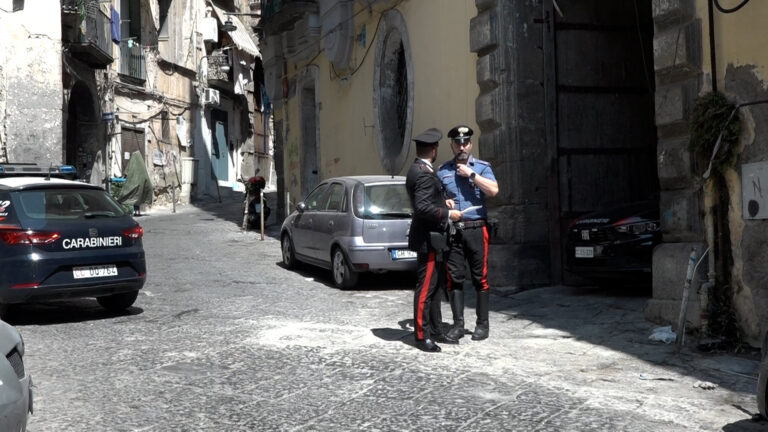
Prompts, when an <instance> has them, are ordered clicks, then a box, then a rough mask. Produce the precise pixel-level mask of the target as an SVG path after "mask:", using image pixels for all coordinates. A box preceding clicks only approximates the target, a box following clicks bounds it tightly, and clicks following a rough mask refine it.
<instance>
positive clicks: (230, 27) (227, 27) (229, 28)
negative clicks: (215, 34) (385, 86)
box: [221, 17, 237, 32]
mask: <svg viewBox="0 0 768 432" xmlns="http://www.w3.org/2000/svg"><path fill="white" fill-rule="evenodd" d="M221 29H222V30H224V31H225V32H233V31H235V30H237V26H236V25H235V23H233V22H232V19H231V18H230V17H227V20H226V21H224V24H222V25H221Z"/></svg>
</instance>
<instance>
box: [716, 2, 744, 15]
mask: <svg viewBox="0 0 768 432" xmlns="http://www.w3.org/2000/svg"><path fill="white" fill-rule="evenodd" d="M712 1H714V2H715V7H716V8H717V10H719V11H720V12H722V13H724V14H729V13H734V12H736V11H738V10H739V9H741V8H743V7H744V6H746V5H747V3H749V0H742V2H741V3H739V4H738V5H736V6H734V7H732V8H730V9H725V8H724V7H722V6H721V5H720V0H712Z"/></svg>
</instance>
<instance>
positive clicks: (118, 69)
mask: <svg viewBox="0 0 768 432" xmlns="http://www.w3.org/2000/svg"><path fill="white" fill-rule="evenodd" d="M4 3H8V4H7V5H6V4H3V7H2V8H0V23H2V25H0V28H2V29H1V30H0V39H1V40H2V42H0V59H2V65H3V66H2V67H3V70H0V148H2V151H3V155H2V156H3V160H6V161H12V162H22V161H36V162H41V163H48V164H61V163H66V164H71V165H75V166H76V168H77V170H78V176H79V177H80V178H81V179H83V180H85V181H89V182H91V183H94V184H100V185H102V186H104V187H110V179H112V178H116V177H121V176H123V175H124V174H125V173H124V169H125V166H126V164H127V163H128V160H129V159H130V157H131V155H132V154H133V153H134V152H138V153H140V154H141V155H142V157H143V159H144V162H145V166H146V168H147V171H148V173H149V176H150V179H151V182H152V184H153V188H154V202H155V203H156V204H157V203H159V204H167V203H171V202H172V201H173V202H189V201H190V200H192V199H194V198H195V197H201V196H204V195H208V196H212V197H217V198H219V199H221V197H222V195H223V196H229V195H232V193H233V192H235V191H239V190H243V187H242V184H241V183H239V182H238V179H239V178H240V177H246V178H247V177H250V176H251V175H253V174H254V173H255V172H256V170H257V168H259V166H261V167H263V168H262V169H261V172H262V173H266V175H265V177H268V178H269V177H270V176H269V174H270V172H271V171H272V166H271V165H272V162H271V160H272V158H271V150H270V147H271V146H270V145H269V143H270V142H271V141H270V140H269V139H268V136H267V134H265V127H264V125H268V122H265V121H264V117H263V116H262V111H263V107H264V104H262V100H263V98H262V97H261V94H262V82H255V79H257V78H259V79H261V78H260V77H261V76H263V73H262V72H261V67H260V61H259V60H258V57H259V51H258V48H257V47H256V44H255V40H256V38H255V33H254V25H256V24H257V21H256V20H254V19H253V18H252V16H253V15H254V14H253V13H252V12H251V6H252V5H251V4H250V3H253V2H248V1H236V2H233V1H228V2H226V1H224V2H222V3H221V4H219V3H216V2H209V1H203V0H200V1H198V0H115V1H114V2H103V1H90V0H85V1H74V0H64V1H53V2H49V1H42V2H23V1H21V2H19V1H7V2H4ZM230 14H231V15H230ZM241 18H243V19H242V20H241ZM225 23H229V26H228V27H227V28H226V29H224V27H225V26H224V24H225ZM30 126H32V127H30ZM256 143H258V144H259V145H258V147H256ZM262 175H264V174H262ZM271 180H272V181H274V179H271Z"/></svg>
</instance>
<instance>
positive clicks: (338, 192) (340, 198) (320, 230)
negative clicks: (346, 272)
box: [312, 182, 349, 263]
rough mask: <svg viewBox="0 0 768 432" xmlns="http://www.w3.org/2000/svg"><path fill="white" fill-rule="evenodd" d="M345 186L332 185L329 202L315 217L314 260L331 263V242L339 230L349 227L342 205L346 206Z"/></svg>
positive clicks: (329, 189) (328, 196)
mask: <svg viewBox="0 0 768 432" xmlns="http://www.w3.org/2000/svg"><path fill="white" fill-rule="evenodd" d="M344 191H345V188H344V185H343V184H342V183H338V182H334V183H331V185H330V187H329V188H328V194H327V195H326V196H327V198H328V199H327V200H326V203H325V206H324V208H323V210H322V211H319V212H318V213H317V215H316V217H315V230H314V232H313V235H314V245H315V247H316V249H314V250H313V251H312V252H313V253H314V254H315V255H314V258H317V259H319V260H322V261H324V262H327V263H330V262H331V242H332V241H333V238H334V235H335V233H337V232H338V231H339V229H341V228H343V227H346V226H348V225H349V222H348V221H347V220H345V213H343V212H342V211H341V210H342V205H343V204H344Z"/></svg>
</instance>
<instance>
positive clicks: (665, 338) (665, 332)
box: [648, 326, 677, 344]
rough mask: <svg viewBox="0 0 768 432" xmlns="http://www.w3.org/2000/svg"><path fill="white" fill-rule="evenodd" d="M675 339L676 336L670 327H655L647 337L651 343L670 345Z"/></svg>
mask: <svg viewBox="0 0 768 432" xmlns="http://www.w3.org/2000/svg"><path fill="white" fill-rule="evenodd" d="M676 338H677V335H676V334H675V332H673V331H672V326H666V327H657V328H655V329H653V333H651V335H650V336H648V339H650V340H652V341H658V342H664V343H665V344H671V343H672V342H674V341H675V339H676Z"/></svg>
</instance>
